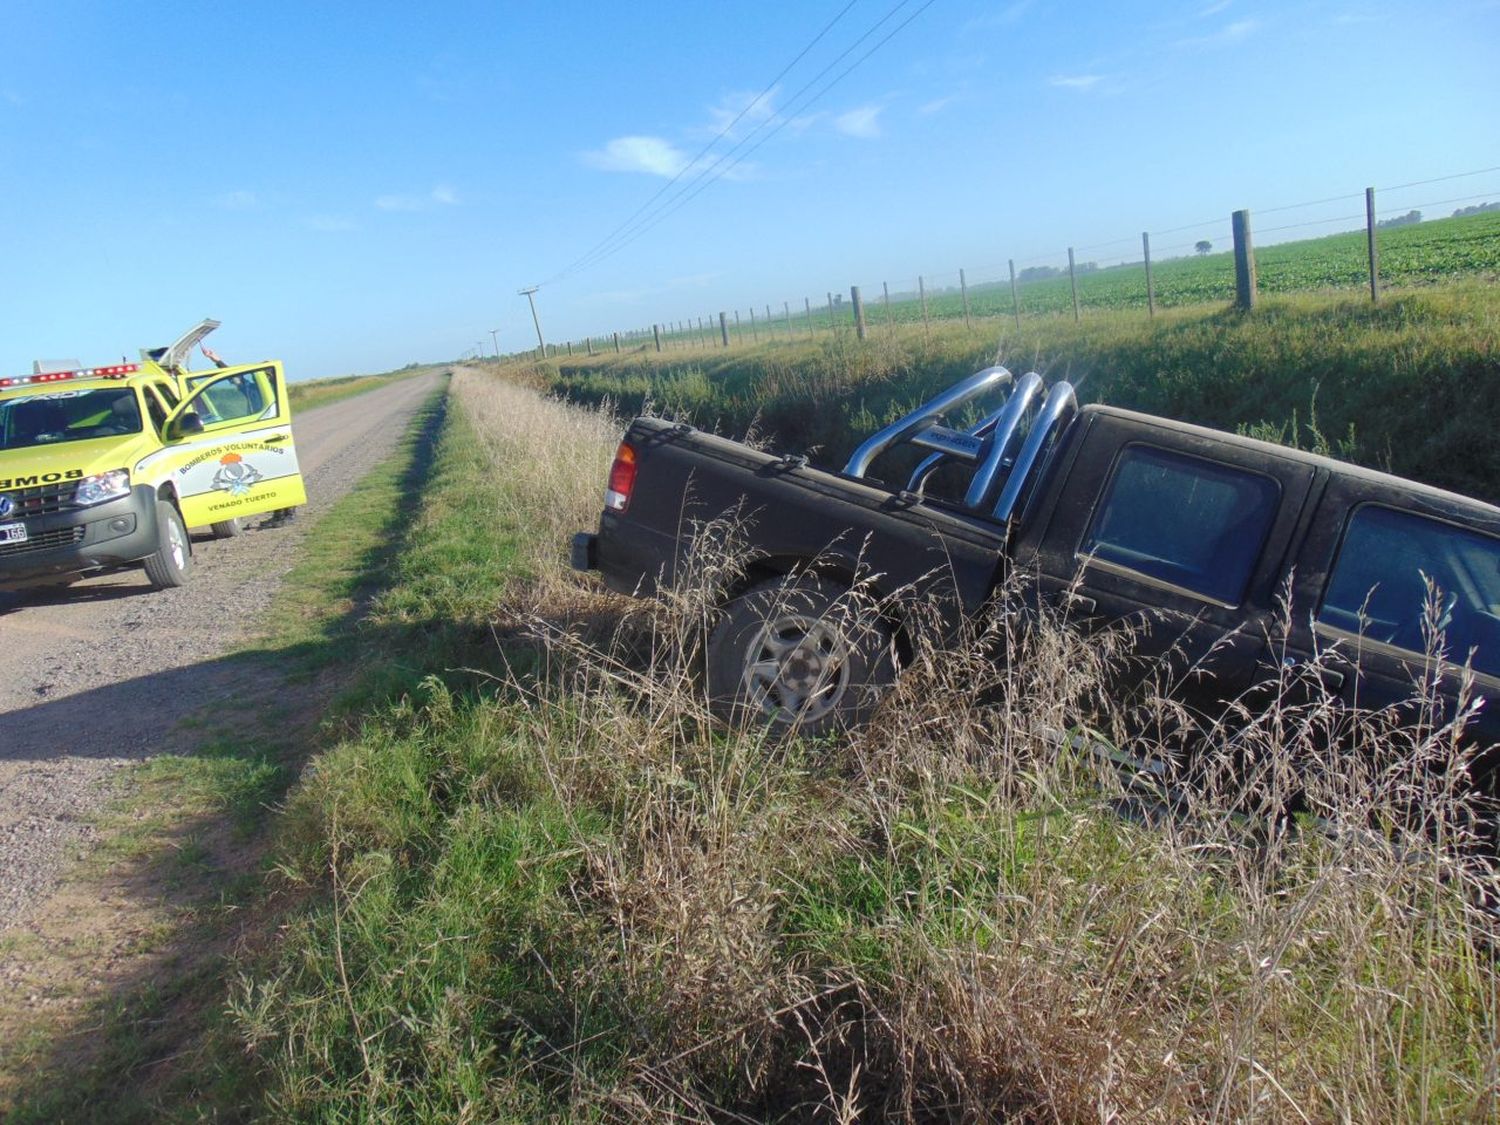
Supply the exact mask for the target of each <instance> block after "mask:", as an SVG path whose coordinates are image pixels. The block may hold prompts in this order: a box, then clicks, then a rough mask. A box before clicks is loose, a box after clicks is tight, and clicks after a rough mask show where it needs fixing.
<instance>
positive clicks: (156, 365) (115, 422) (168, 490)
mask: <svg viewBox="0 0 1500 1125" xmlns="http://www.w3.org/2000/svg"><path fill="white" fill-rule="evenodd" d="M217 326H218V322H216V321H204V322H202V323H201V324H199V325H197V326H195V327H194V328H193V329H191V330H190V331H189V332H188V333H186V334H184V335H183V336H182V337H180V338H179V339H178V340H177V341H176V342H174V343H173V344H172V345H171V346H169V347H167V348H158V349H150V350H143V351H142V354H141V360H140V361H139V362H137V363H121V364H113V365H107V366H102V367H75V368H72V369H67V370H56V369H55V367H56V366H57V365H55V364H50V365H49V364H41V363H38V364H37V365H36V366H35V367H34V369H33V371H32V373H31V374H30V375H22V376H15V377H11V378H4V379H0V589H17V588H21V587H24V586H27V585H34V584H54V585H55V584H66V583H68V582H70V581H73V580H75V579H77V578H80V577H83V576H86V575H89V574H94V573H99V572H103V571H108V570H116V569H122V568H126V567H134V566H140V567H143V568H144V569H145V571H146V574H147V577H148V578H149V580H150V581H151V583H152V585H153V586H155V587H157V588H164V587H169V586H177V585H181V584H182V583H183V582H184V581H186V579H187V575H188V573H189V571H190V569H191V563H192V551H193V547H192V541H191V538H190V536H189V532H188V529H189V528H194V527H203V528H208V529H210V530H211V531H212V532H213V534H214V535H216V536H219V537H227V536H231V535H236V534H238V533H239V530H240V528H241V527H242V524H243V521H244V520H246V519H247V518H249V517H253V516H256V515H260V514H262V513H269V512H273V511H277V510H280V509H285V508H291V507H295V506H297V505H300V504H302V503H305V502H306V490H305V487H304V485H303V481H302V476H301V472H300V469H299V467H298V463H297V453H296V446H295V443H294V441H293V438H292V430H291V411H290V406H289V403H288V400H287V393H286V379H285V374H284V372H283V369H282V365H281V363H279V362H277V361H274V360H268V361H263V362H258V363H251V364H242V365H238V366H235V367H229V368H224V369H215V370H211V371H200V372H193V371H190V370H189V369H188V367H187V354H188V352H189V351H190V350H191V348H192V347H193V346H195V345H196V344H198V343H199V342H200V341H201V340H202V339H203V337H204V336H206V335H207V333H208V332H210V331H212V330H213V329H214V328H216V327H217Z"/></svg>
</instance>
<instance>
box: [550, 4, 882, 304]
mask: <svg viewBox="0 0 1500 1125" xmlns="http://www.w3.org/2000/svg"><path fill="white" fill-rule="evenodd" d="M857 3H859V0H849V3H847V4H845V5H844V6H843V7H842V8H840V9H839V10H838V13H837V14H836V15H835V16H834V17H833V19H831V20H829V21H828V22H827V23H826V24H824V25H823V29H822V30H821V31H819V32H818V33H817V34H816V35H814V36H813V37H812V39H811V40H810V41H809V42H808V44H807V46H805V47H803V48H802V50H800V51H798V52H797V56H796V58H794V59H792V61H791V62H789V63H787V64H786V66H784V67H782V68H781V71H780V72H779V73H778V74H777V75H776V77H775V78H773V79H771V81H769V82H768V83H766V86H765V88H764V89H763V90H761V92H760V93H758V94H756V95H755V97H754V98H753V99H752V100H751V101H750V102H749V103H748V104H747V105H746V106H745V108H744V109H742V110H740V111H739V113H737V114H736V115H735V118H734V120H733V121H731V122H729V124H727V125H725V126H724V128H722V129H720V130H719V133H718V135H717V136H715V137H714V139H713V140H711V141H709V142H708V144H706V145H704V146H703V148H702V149H701V150H699V152H698V155H697V156H695V157H693V159H692V160H690V161H688V162H687V163H686V164H684V165H683V166H682V168H681V169H680V170H679V171H678V172H677V174H676V175H675V176H673V177H672V178H671V179H670V180H668V181H667V182H666V183H664V184H663V185H662V186H661V187H660V188H658V189H657V191H656V194H655V195H653V196H652V197H651V198H650V199H648V200H646V202H645V203H642V204H641V205H640V206H639V207H637V208H636V209H635V210H634V211H633V212H631V214H630V215H629V216H628V217H627V218H626V219H625V221H624V222H623V223H621V224H620V225H619V226H617V227H616V228H615V229H614V230H612V231H610V232H609V233H608V234H607V235H605V236H604V237H603V238H602V239H600V240H599V242H598V243H597V244H596V245H595V246H593V247H592V248H591V249H589V250H588V251H586V252H585V253H583V254H581V255H580V256H579V257H578V259H577V260H576V261H574V262H572V263H571V264H570V265H568V266H565V267H564V268H563V269H562V270H560V271H558V272H557V273H556V274H554V275H553V276H552V277H550V278H548V279H547V280H546V281H544V282H543V283H542V284H544V285H550V284H551V283H552V282H553V281H556V280H557V279H558V278H560V277H563V276H565V275H566V274H567V273H568V271H569V270H571V269H573V268H574V267H576V266H577V265H578V264H579V263H580V262H583V261H585V260H586V259H587V258H588V257H589V256H590V255H591V254H593V253H595V252H596V251H597V250H598V249H599V248H600V247H602V246H604V245H606V244H607V243H608V242H609V241H610V239H612V238H614V237H615V235H617V234H619V233H620V232H621V231H622V230H624V229H625V228H626V227H628V226H629V225H630V224H631V223H632V222H634V221H635V218H636V216H637V215H639V214H640V213H641V212H642V211H644V210H646V209H647V208H648V207H650V206H651V205H652V204H653V203H655V202H656V201H657V200H658V199H660V198H661V197H662V196H663V195H664V194H665V193H666V192H667V190H668V189H669V188H671V186H672V185H673V184H675V183H676V182H677V181H678V180H680V179H682V177H683V176H685V175H687V173H688V172H689V171H690V170H691V169H692V168H695V167H696V166H697V165H698V163H699V161H701V160H702V159H703V158H704V157H705V156H707V155H708V153H709V151H710V150H711V149H712V148H713V147H714V145H716V144H718V143H719V142H720V141H722V140H723V139H724V138H725V137H727V136H728V135H729V133H730V131H731V130H733V129H734V127H735V126H736V125H738V124H739V123H740V122H741V121H743V120H744V118H745V116H746V114H748V113H749V112H750V111H751V110H752V109H754V108H755V107H756V106H757V105H759V104H760V103H761V102H763V101H764V100H765V99H766V97H767V95H769V94H770V93H771V91H772V90H774V89H775V88H776V85H777V83H779V82H780V81H781V80H782V79H783V78H785V77H786V76H787V73H788V72H789V71H790V70H791V69H792V68H793V67H794V66H796V65H797V64H798V63H799V62H801V61H802V60H803V58H804V57H806V55H807V53H808V52H809V51H811V50H812V49H813V48H814V47H816V46H817V45H818V44H819V43H820V42H821V41H822V39H823V37H824V36H825V35H827V34H828V33H829V32H830V31H832V30H833V27H834V25H835V24H836V23H838V22H839V20H841V19H843V18H844V16H846V15H847V14H848V12H849V9H850V8H852V7H854V5H855V4H857Z"/></svg>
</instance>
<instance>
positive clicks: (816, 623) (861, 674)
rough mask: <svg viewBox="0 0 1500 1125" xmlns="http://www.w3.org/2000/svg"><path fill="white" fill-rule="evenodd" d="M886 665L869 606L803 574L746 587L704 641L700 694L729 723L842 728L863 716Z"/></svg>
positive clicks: (888, 653)
mask: <svg viewBox="0 0 1500 1125" xmlns="http://www.w3.org/2000/svg"><path fill="white" fill-rule="evenodd" d="M895 672H896V663H895V655H894V652H893V651H892V645H891V634H890V629H889V628H888V627H887V626H886V624H885V622H883V621H881V620H880V618H879V617H878V616H877V615H876V613H875V612H874V607H873V606H871V605H869V604H867V603H863V602H862V600H861V599H860V598H859V597H858V596H857V595H856V594H855V593H854V592H853V591H851V590H850V589H848V587H845V586H841V585H839V584H838V583H835V582H830V581H828V580H826V579H822V578H816V577H813V576H810V575H805V576H802V577H797V578H782V579H775V580H772V581H770V582H764V583H762V584H760V585H758V586H755V587H753V588H752V589H750V590H748V591H746V592H745V593H744V594H742V595H740V596H739V597H737V598H735V599H734V600H733V601H731V602H729V603H728V604H727V605H726V606H725V607H724V612H723V616H722V617H721V619H720V620H719V623H718V625H717V626H716V627H715V628H714V630H713V632H712V634H711V635H710V636H709V639H708V652H707V678H708V693H709V701H710V704H711V705H712V707H713V710H714V713H715V714H717V715H718V716H719V717H720V718H722V719H725V720H726V721H728V722H731V723H735V724H747V725H748V724H752V723H756V722H760V723H767V724H769V725H770V726H772V727H774V728H776V729H778V730H782V731H796V732H798V733H800V734H807V735H820V734H826V733H829V732H830V731H836V730H843V729H845V728H847V727H850V726H854V725H856V724H858V723H860V722H862V721H863V720H864V719H866V718H868V717H869V714H870V712H871V711H872V710H873V709H874V707H875V704H876V702H877V701H878V699H879V697H880V693H881V691H882V690H883V689H884V688H885V687H886V686H887V685H889V684H890V682H891V680H892V679H894V677H895Z"/></svg>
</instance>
